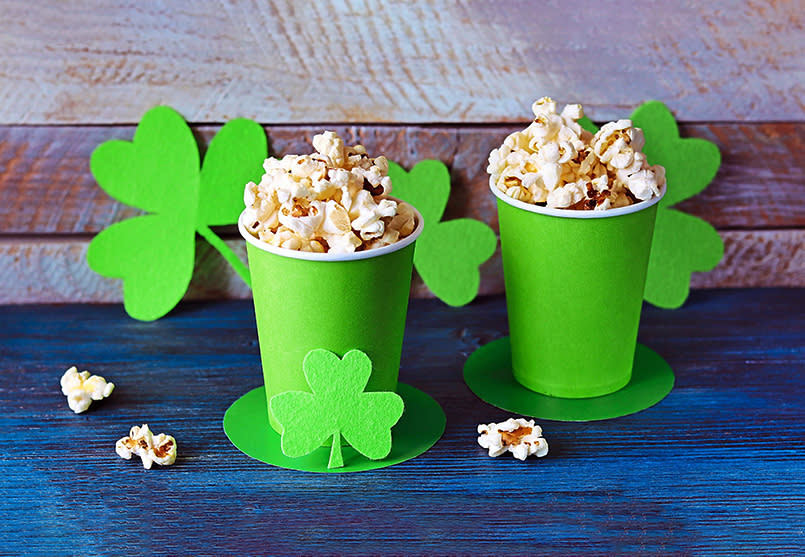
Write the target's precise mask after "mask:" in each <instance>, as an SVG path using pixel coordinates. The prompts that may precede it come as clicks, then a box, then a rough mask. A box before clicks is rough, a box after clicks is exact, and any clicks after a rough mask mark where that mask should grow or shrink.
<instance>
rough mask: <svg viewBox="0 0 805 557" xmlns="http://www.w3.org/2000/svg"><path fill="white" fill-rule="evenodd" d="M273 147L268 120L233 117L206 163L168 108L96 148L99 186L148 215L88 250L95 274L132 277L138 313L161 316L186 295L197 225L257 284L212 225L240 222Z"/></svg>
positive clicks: (131, 303) (132, 306)
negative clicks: (247, 193)
mask: <svg viewBox="0 0 805 557" xmlns="http://www.w3.org/2000/svg"><path fill="white" fill-rule="evenodd" d="M267 151H268V149H267V140H266V135H265V132H264V131H263V129H262V127H260V125H259V124H257V123H255V122H252V121H251V120H245V119H237V120H232V121H231V122H228V123H227V124H226V125H224V126H223V127H222V128H221V130H220V131H219V132H218V133H217V134H216V135H215V137H214V138H213V139H212V141H211V142H210V145H209V148H208V150H207V154H206V156H205V157H204V164H203V166H202V167H201V168H200V165H199V163H200V158H199V150H198V144H197V143H196V140H195V138H194V136H193V132H192V131H191V130H190V128H189V126H188V125H187V123H186V122H185V121H184V119H183V118H182V117H181V116H180V115H179V114H178V113H177V112H176V111H174V110H173V109H171V108H169V107H167V106H159V107H156V108H153V109H151V110H149V111H148V112H146V113H145V115H144V116H143V118H142V120H141V121H140V124H139V125H138V126H137V130H136V132H135V133H134V140H133V141H132V142H128V141H120V140H113V141H107V142H105V143H102V144H101V145H99V146H98V148H96V149H95V151H94V152H93V153H92V158H91V160H90V170H91V171H92V174H93V176H95V179H96V180H97V182H98V185H100V187H101V188H103V190H104V191H106V192H107V193H108V194H109V195H110V196H112V197H114V198H115V199H117V200H118V201H120V202H122V203H125V204H127V205H132V206H134V207H137V208H138V209H142V210H144V211H146V212H148V213H149V214H147V215H143V216H139V217H134V218H131V219H128V220H125V221H122V222H119V223H116V224H113V225H112V226H110V227H108V228H107V229H105V230H103V231H102V232H101V233H99V234H98V235H97V236H96V237H95V238H94V239H93V240H92V242H91V243H90V246H89V249H88V251H87V262H88V263H89V266H90V267H91V268H92V269H93V270H94V271H95V272H97V273H99V274H101V275H104V276H107V277H115V278H121V279H123V299H124V306H125V308H126V311H127V312H128V313H129V315H131V316H132V317H134V318H135V319H140V320H143V321H151V320H154V319H158V318H160V317H162V316H163V315H165V314H166V313H167V312H169V311H170V310H171V309H173V307H174V306H175V305H176V304H177V303H178V302H179V300H181V299H182V296H184V293H185V292H186V291H187V287H188V285H189V283H190V279H191V277H192V275H193V266H194V260H195V235H196V232H198V233H199V234H200V235H201V236H203V237H204V238H205V239H206V240H207V241H208V242H210V244H212V246H213V247H214V248H216V249H217V250H218V251H219V252H220V253H221V254H222V255H223V256H224V257H225V258H226V260H227V261H228V262H229V263H230V264H231V265H232V266H233V267H234V268H235V270H236V271H237V272H238V274H239V275H240V276H241V278H243V280H244V281H245V282H246V283H247V284H248V283H249V270H248V268H247V267H246V266H245V265H244V263H243V262H241V260H240V259H239V258H238V256H237V255H235V253H233V252H232V250H231V249H229V247H228V246H227V245H226V244H225V243H224V242H223V240H221V239H220V238H219V237H218V236H217V235H216V234H215V233H214V232H213V231H212V230H211V229H210V226H219V225H226V224H234V223H236V222H237V220H238V216H239V215H240V212H241V211H242V209H243V188H244V186H245V185H246V183H247V182H249V181H250V180H257V179H259V177H260V175H261V174H262V162H263V160H264V159H265V158H266V153H267Z"/></svg>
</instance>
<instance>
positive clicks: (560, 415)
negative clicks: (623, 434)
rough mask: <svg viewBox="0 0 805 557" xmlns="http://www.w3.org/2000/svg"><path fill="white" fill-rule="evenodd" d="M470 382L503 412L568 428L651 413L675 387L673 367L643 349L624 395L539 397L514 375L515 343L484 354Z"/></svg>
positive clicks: (471, 364) (493, 346) (475, 359)
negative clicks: (572, 424) (565, 424)
mask: <svg viewBox="0 0 805 557" xmlns="http://www.w3.org/2000/svg"><path fill="white" fill-rule="evenodd" d="M464 381H465V382H466V383H467V386H468V387H469V388H470V390H472V392H473V393H475V395H476V396H477V397H478V398H480V399H481V400H483V401H484V402H487V403H489V404H491V405H492V406H496V407H498V408H501V409H503V410H507V411H509V412H514V413H517V414H522V415H525V416H532V417H534V418H541V419H544V420H557V421H563V422H587V421H592V420H605V419H608V418H617V417H620V416H626V415H627V414H633V413H635V412H639V411H640V410H645V409H646V408H648V407H649V406H653V405H654V404H657V403H658V402H659V401H661V400H662V399H663V398H665V396H666V395H667V394H668V393H670V392H671V389H672V388H673V386H674V372H673V370H672V369H671V366H669V365H668V363H667V362H666V361H665V360H664V359H663V358H662V356H660V355H659V354H657V353H656V352H654V351H653V350H651V349H650V348H648V347H646V346H643V345H642V344H638V345H637V349H636V350H635V359H634V367H633V369H632V379H631V380H630V381H629V383H628V384H627V385H626V386H625V387H623V388H622V389H620V390H618V391H616V392H614V393H611V394H608V395H604V396H599V397H594V398H558V397H552V396H547V395H543V394H539V393H535V392H534V391H531V390H529V389H526V388H525V387H523V386H522V385H520V383H518V382H517V381H516V380H515V379H514V376H513V375H512V366H511V352H510V349H509V337H504V338H501V339H498V340H495V341H493V342H490V343H489V344H486V345H484V346H482V347H480V348H478V349H477V350H476V351H475V352H473V353H472V354H471V355H470V357H469V358H468V359H467V362H466V363H465V364H464Z"/></svg>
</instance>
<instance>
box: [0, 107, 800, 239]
mask: <svg viewBox="0 0 805 557" xmlns="http://www.w3.org/2000/svg"><path fill="white" fill-rule="evenodd" d="M523 125H524V124H521V125H519V126H518V125H511V126H458V127H445V126H429V127H422V126H366V125H364V126H326V128H332V129H334V130H336V131H338V133H339V134H341V135H343V136H344V137H345V139H346V140H347V141H348V142H350V143H355V142H361V143H363V144H364V145H366V147H367V149H368V150H369V152H371V153H385V154H386V155H387V156H388V157H389V158H391V159H392V160H395V161H397V162H399V163H400V164H402V165H403V166H404V167H406V168H409V169H410V168H411V167H412V166H413V165H414V164H416V163H417V162H418V161H420V160H423V159H438V160H441V161H443V162H444V163H445V164H447V165H448V166H449V167H450V170H451V177H452V186H453V190H452V195H451V198H450V202H449V204H448V207H447V212H446V218H457V217H462V216H468V217H472V218H476V219H480V220H483V221H485V222H488V223H490V224H491V225H492V226H493V227H495V228H496V227H497V210H496V208H495V203H494V197H493V196H492V195H491V194H490V192H489V189H488V180H489V177H488V175H487V173H486V164H487V163H486V161H487V157H488V155H489V151H490V150H492V149H493V148H495V147H497V146H499V145H500V143H501V142H502V141H503V139H504V138H505V137H506V135H508V134H509V133H511V132H512V131H514V130H516V129H522V126H523ZM218 129H220V128H219V127H218V126H198V127H194V132H195V133H196V135H197V137H198V139H199V142H200V143H201V145H202V148H203V147H204V146H205V145H207V144H209V141H210V140H211V139H212V137H213V135H214V134H215V133H216V132H217V131H218ZM323 129H325V126H324V125H313V126H267V127H266V132H267V134H268V137H269V140H270V142H271V146H272V152H273V153H276V154H278V155H282V154H288V153H309V152H311V151H312V147H311V141H312V138H313V135H314V134H316V133H319V132H320V131H322V130H323ZM681 134H682V136H683V137H700V138H704V139H707V140H709V141H712V142H714V143H715V144H716V145H717V146H718V147H719V149H720V150H721V153H722V165H721V168H720V170H719V173H718V175H717V176H716V178H715V180H714V181H713V183H712V184H711V185H710V186H709V187H708V188H707V189H706V190H705V191H704V192H702V193H701V194H700V195H698V196H696V197H694V198H693V199H691V200H690V201H686V202H683V203H682V204H680V205H679V208H680V209H681V210H683V211H685V212H688V213H690V214H693V215H696V216H699V217H701V218H704V219H706V220H707V221H709V222H710V223H711V224H713V225H714V226H716V227H717V228H747V229H749V228H792V227H805V202H803V200H805V196H803V184H805V156H802V153H803V152H805V122H803V123H796V124H792V123H776V124H726V123H722V124H693V125H684V126H682V128H681ZM133 135H134V128H133V127H132V126H111V127H106V126H97V127H96V126H81V127H79V126H67V127H26V126H0V233H6V234H82V233H83V234H86V233H96V232H98V231H100V230H102V229H103V228H105V227H106V226H109V225H110V224H112V223H114V222H117V221H119V220H123V219H125V218H128V217H131V216H133V215H135V214H138V211H137V210H135V209H133V208H131V207H126V206H123V205H120V204H119V203H117V202H116V201H115V200H113V199H111V198H110V197H109V196H107V195H106V194H105V193H104V192H103V191H102V190H101V189H100V188H99V187H98V186H97V184H96V183H95V180H94V178H93V177H92V175H91V174H90V172H89V159H90V156H91V154H92V151H93V149H95V147H97V146H98V145H99V144H101V143H103V142H104V141H108V140H110V139H126V140H131V138H132V137H133Z"/></svg>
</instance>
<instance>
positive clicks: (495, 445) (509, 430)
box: [478, 418, 548, 460]
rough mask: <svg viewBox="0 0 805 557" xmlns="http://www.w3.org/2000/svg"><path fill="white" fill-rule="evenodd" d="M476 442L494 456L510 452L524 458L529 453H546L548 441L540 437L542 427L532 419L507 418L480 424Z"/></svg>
mask: <svg viewBox="0 0 805 557" xmlns="http://www.w3.org/2000/svg"><path fill="white" fill-rule="evenodd" d="M478 433H479V434H480V436H479V437H478V444H479V445H480V446H481V447H483V448H484V449H487V450H488V451H489V456H491V457H496V456H500V455H502V454H504V453H506V452H510V453H511V454H512V455H513V456H514V458H516V459H518V460H525V459H526V458H528V457H529V456H531V455H536V456H537V457H543V456H545V455H547V454H548V442H547V441H546V440H545V439H544V438H543V437H542V428H541V427H540V426H538V425H536V424H535V423H534V420H526V419H525V418H509V419H508V420H506V421H505V422H501V423H499V424H496V423H491V424H480V425H479V426H478Z"/></svg>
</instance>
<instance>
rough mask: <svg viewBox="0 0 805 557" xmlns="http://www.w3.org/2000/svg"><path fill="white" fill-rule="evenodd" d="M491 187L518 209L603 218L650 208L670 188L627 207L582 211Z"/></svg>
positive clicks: (491, 185)
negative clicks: (543, 204) (542, 203)
mask: <svg viewBox="0 0 805 557" xmlns="http://www.w3.org/2000/svg"><path fill="white" fill-rule="evenodd" d="M489 189H491V190H492V193H494V194H495V197H497V198H498V199H500V200H501V201H504V202H506V203H508V204H509V205H511V206H512V207H517V208H518V209H522V210H524V211H529V212H531V213H538V214H540V215H549V216H551V217H563V218H570V219H602V218H607V217H618V216H621V215H628V214H630V213H636V212H638V211H642V210H643V209H648V208H649V207H651V206H652V205H656V204H657V203H659V202H660V200H661V199H662V198H663V197H664V196H665V192H666V191H667V190H668V187H667V185H665V184H664V185H663V186H662V188H661V189H660V195H658V196H657V197H652V198H651V199H646V200H645V201H640V202H639V203H635V204H633V205H627V206H626V207H618V208H616V209H605V210H603V211H582V210H578V209H554V208H553V207H540V206H539V205H534V204H533V203H525V202H524V201H518V200H516V199H514V198H512V197H509V196H508V195H506V194H505V193H504V192H502V191H500V190H499V189H498V188H497V187H496V186H495V185H493V184H489Z"/></svg>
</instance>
